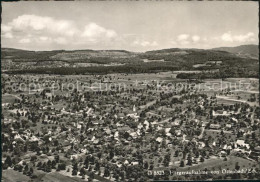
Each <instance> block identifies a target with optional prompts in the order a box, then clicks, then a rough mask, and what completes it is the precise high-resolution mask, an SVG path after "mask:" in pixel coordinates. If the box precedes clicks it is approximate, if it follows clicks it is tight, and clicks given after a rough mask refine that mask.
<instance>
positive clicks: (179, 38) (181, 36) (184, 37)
mask: <svg viewBox="0 0 260 182" xmlns="http://www.w3.org/2000/svg"><path fill="white" fill-rule="evenodd" d="M189 37H190V35H189V34H181V35H178V37H177V41H185V40H187V39H188V38H189Z"/></svg>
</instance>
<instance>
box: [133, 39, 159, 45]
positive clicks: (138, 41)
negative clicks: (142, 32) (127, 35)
mask: <svg viewBox="0 0 260 182" xmlns="http://www.w3.org/2000/svg"><path fill="white" fill-rule="evenodd" d="M133 45H135V46H136V45H137V46H142V47H148V46H150V47H154V46H158V43H157V42H156V41H153V42H149V41H146V40H135V41H134V42H133Z"/></svg>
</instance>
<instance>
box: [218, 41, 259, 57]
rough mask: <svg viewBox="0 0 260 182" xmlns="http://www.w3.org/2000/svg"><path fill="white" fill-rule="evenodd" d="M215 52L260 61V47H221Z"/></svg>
mask: <svg viewBox="0 0 260 182" xmlns="http://www.w3.org/2000/svg"><path fill="white" fill-rule="evenodd" d="M213 50H220V51H226V52H230V53H233V54H236V55H237V56H240V57H248V58H253V59H259V47H258V45H253V44H251V45H241V46H237V47H219V48H214V49H213Z"/></svg>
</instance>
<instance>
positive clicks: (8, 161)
mask: <svg viewBox="0 0 260 182" xmlns="http://www.w3.org/2000/svg"><path fill="white" fill-rule="evenodd" d="M5 165H6V166H7V167H11V166H12V159H11V157H10V156H7V157H6V159H5Z"/></svg>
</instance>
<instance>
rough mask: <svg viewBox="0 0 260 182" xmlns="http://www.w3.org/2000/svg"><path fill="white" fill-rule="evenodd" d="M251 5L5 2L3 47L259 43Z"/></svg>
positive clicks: (254, 6)
mask: <svg viewBox="0 0 260 182" xmlns="http://www.w3.org/2000/svg"><path fill="white" fill-rule="evenodd" d="M258 31H259V30H258V2H253V1H245V2H243V1H228V2H223V1H213V2H212V1H211V2H210V1H208V2H206V1H201V2H196V1H67V2H64V1H49V2H48V1H36V2H35V1H34V2H32V1H31V2H30V1H24V2H21V1H20V2H2V24H1V44H2V47H9V48H19V49H26V50H58V49H65V50H76V49H99V50H101V49H102V50H103V49H120V50H121V49H124V50H129V51H137V52H143V51H148V50H157V49H165V48H202V49H209V48H214V47H223V46H225V47H233V46H238V45H244V44H258Z"/></svg>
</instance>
